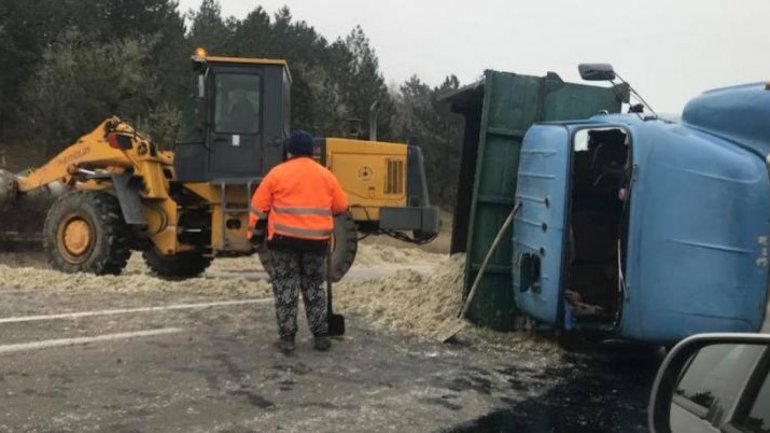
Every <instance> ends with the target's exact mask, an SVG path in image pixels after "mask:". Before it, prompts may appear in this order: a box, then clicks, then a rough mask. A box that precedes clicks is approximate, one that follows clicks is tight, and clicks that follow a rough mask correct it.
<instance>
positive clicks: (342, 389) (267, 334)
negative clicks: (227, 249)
mask: <svg viewBox="0 0 770 433" xmlns="http://www.w3.org/2000/svg"><path fill="white" fill-rule="evenodd" d="M0 299H2V300H3V301H2V302H0V432H51V433H52V432H91V431H95V432H185V433H188V432H266V431H282V432H284V431H285V432H294V431H296V432H306V431H313V432H362V431H372V432H375V431H398V432H411V431H415V432H418V431H442V430H445V429H451V428H453V426H455V427H457V428H464V427H463V426H467V425H471V424H468V423H469V422H471V423H472V422H476V421H474V420H479V419H484V418H483V417H485V416H488V415H489V414H491V413H496V412H497V411H500V410H505V409H506V408H511V407H514V406H515V405H517V404H526V402H528V401H536V400H537V399H538V398H539V397H540V396H543V395H548V393H549V391H551V390H553V389H555V388H556V387H558V386H563V384H564V377H563V375H561V374H560V373H554V372H558V371H559V369H560V368H563V367H564V366H565V365H567V364H570V365H572V361H564V360H563V359H562V358H563V356H562V355H561V354H560V353H558V352H553V351H550V352H549V351H538V350H536V349H535V350H532V349H527V350H522V349H521V348H516V347H506V346H505V345H489V344H481V343H478V344H477V343H465V344H454V345H447V344H439V343H432V342H421V341H418V340H416V339H414V338H410V337H408V336H404V335H397V334H388V333H384V332H381V331H377V330H374V329H371V328H369V327H368V326H367V324H366V322H365V320H363V319H362V318H360V317H355V316H348V323H349V326H350V329H349V332H348V335H346V336H345V337H344V338H342V339H340V340H336V341H335V342H334V346H333V348H332V351H330V352H328V353H318V352H314V351H313V350H312V349H311V341H310V338H309V335H308V333H307V330H306V329H307V328H306V326H305V324H304V321H302V322H301V328H300V330H301V331H300V336H299V341H298V351H297V354H296V356H293V357H285V356H283V355H281V354H279V353H277V352H276V351H275V350H274V349H273V347H272V343H273V341H274V339H275V335H276V334H275V332H276V330H275V324H274V320H273V310H272V304H271V303H270V301H269V300H263V301H260V300H249V299H221V298H213V297H208V296H203V295H200V294H184V293H175V294H168V293H166V294H121V293H111V292H109V291H105V292H103V293H75V292H63V291H57V290H56V289H55V288H41V289H39V290H34V291H18V290H16V291H13V290H5V291H3V290H2V289H0ZM233 301H236V302H242V303H233ZM223 302H224V304H215V305H208V306H203V305H200V304H206V303H223ZM169 307H172V308H169ZM565 362H566V363H567V364H565ZM458 431H459V430H458ZM475 431H478V430H475ZM490 431H493V430H490ZM494 431H500V430H494Z"/></svg>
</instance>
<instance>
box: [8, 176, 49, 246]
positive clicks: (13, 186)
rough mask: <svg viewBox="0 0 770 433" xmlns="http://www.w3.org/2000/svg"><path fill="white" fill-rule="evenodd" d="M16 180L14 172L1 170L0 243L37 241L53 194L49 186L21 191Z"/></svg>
mask: <svg viewBox="0 0 770 433" xmlns="http://www.w3.org/2000/svg"><path fill="white" fill-rule="evenodd" d="M18 179H19V178H18V176H17V175H15V174H13V173H10V172H8V171H6V170H0V243H2V244H7V243H9V242H13V243H19V242H21V243H39V242H40V241H41V240H42V233H43V224H44V223H45V218H46V215H47V214H48V209H49V208H50V207H51V204H52V203H53V201H54V200H55V199H56V195H55V194H52V193H51V191H50V190H49V189H48V188H41V189H40V190H38V191H34V192H31V193H27V194H21V193H19V192H18V187H17V186H18V183H17V182H18Z"/></svg>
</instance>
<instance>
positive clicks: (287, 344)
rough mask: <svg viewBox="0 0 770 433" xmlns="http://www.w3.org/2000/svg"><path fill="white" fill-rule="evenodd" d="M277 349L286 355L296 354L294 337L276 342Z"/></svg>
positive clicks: (283, 338)
mask: <svg viewBox="0 0 770 433" xmlns="http://www.w3.org/2000/svg"><path fill="white" fill-rule="evenodd" d="M275 347H276V348H277V349H278V350H279V351H280V352H281V353H283V354H284V355H291V354H292V353H294V337H281V339H280V340H278V341H276V342H275Z"/></svg>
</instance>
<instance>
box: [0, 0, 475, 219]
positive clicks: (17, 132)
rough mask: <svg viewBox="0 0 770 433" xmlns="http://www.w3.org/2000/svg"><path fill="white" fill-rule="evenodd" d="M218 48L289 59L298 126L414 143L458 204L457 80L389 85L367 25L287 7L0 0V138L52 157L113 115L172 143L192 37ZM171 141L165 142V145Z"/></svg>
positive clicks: (210, 1) (445, 194)
mask: <svg viewBox="0 0 770 433" xmlns="http://www.w3.org/2000/svg"><path fill="white" fill-rule="evenodd" d="M198 46H202V47H205V48H206V49H207V50H208V51H209V52H210V53H212V54H217V55H229V56H243V57H267V58H283V59H286V60H287V61H288V63H289V67H290V69H291V72H292V78H293V83H292V90H291V121H292V128H294V129H304V130H307V131H310V132H312V133H313V134H316V135H318V136H340V135H343V136H344V135H347V134H348V133H349V129H350V120H351V119H359V120H360V122H361V135H362V136H367V135H368V124H367V121H368V118H369V110H370V107H371V105H372V104H373V103H374V102H375V101H376V102H377V103H378V112H379V115H378V128H377V132H378V138H379V139H381V140H388V141H399V142H413V143H415V144H419V145H420V146H421V147H422V149H423V152H424V153H425V159H426V162H425V164H426V171H427V177H428V183H429V188H430V191H431V196H432V199H433V200H434V202H436V203H437V204H439V205H441V206H443V207H445V208H450V207H451V206H452V205H453V203H454V198H455V188H456V182H457V181H456V175H455V173H457V170H458V169H459V163H460V157H459V155H460V141H461V138H462V137H461V134H462V121H461V119H460V118H458V117H456V116H454V115H452V114H451V113H449V111H448V107H447V106H446V104H443V103H440V102H439V101H438V97H439V95H441V94H442V93H443V92H448V91H451V90H453V89H457V88H459V86H460V83H459V81H458V80H457V78H456V77H454V76H452V75H450V76H448V77H447V78H446V80H445V81H444V82H443V83H442V84H441V85H440V86H437V87H431V86H429V85H428V84H426V83H424V82H422V81H421V80H420V79H419V78H418V77H416V76H414V77H412V78H411V79H409V80H408V81H407V82H405V83H402V84H401V85H399V86H396V87H391V88H389V87H388V86H387V84H386V82H385V78H384V77H383V74H382V72H381V70H380V67H379V63H378V59H377V56H376V52H375V49H374V48H373V47H372V46H371V45H370V42H369V40H368V38H367V37H366V35H365V33H364V31H363V30H362V29H361V28H360V27H356V28H354V29H352V30H351V32H350V33H349V34H348V35H347V36H346V37H344V38H339V39H337V40H334V41H329V40H327V39H326V38H324V37H323V36H322V35H320V34H319V33H318V32H317V31H316V30H315V29H314V28H313V27H312V26H311V25H310V24H308V23H307V22H305V21H302V20H297V19H295V18H294V17H293V16H292V14H291V12H290V10H289V9H288V8H285V7H284V8H282V9H280V10H279V11H277V12H276V13H275V14H273V15H270V14H269V13H267V12H266V11H265V10H264V9H262V8H261V7H256V8H255V9H254V10H252V11H251V12H250V13H249V14H248V15H247V16H246V17H245V18H243V19H238V18H235V17H225V16H223V15H222V11H221V8H220V5H219V4H218V2H217V1H216V0H203V2H202V4H201V5H200V7H199V8H198V9H197V10H192V11H189V12H182V11H180V10H179V6H178V4H177V3H176V2H175V1H172V0H132V1H130V2H127V1H124V0H3V2H1V3H0V143H2V144H0V147H3V148H6V149H10V150H13V151H16V152H24V151H27V149H38V150H41V152H40V153H41V154H45V155H46V156H51V155H52V154H54V153H56V152H58V151H60V150H61V149H62V148H63V147H64V146H66V145H68V144H69V143H71V142H72V141H73V140H74V139H76V138H77V137H79V136H80V135H82V134H83V133H85V132H87V131H89V130H90V129H91V128H93V127H94V126H95V125H96V124H97V123H98V122H100V121H101V120H103V119H104V118H105V117H106V116H108V115H110V114H117V115H119V116H121V117H122V118H124V119H126V120H129V121H131V122H132V123H134V124H136V125H137V126H138V127H139V128H140V130H142V131H144V132H146V133H148V134H149V135H150V136H151V137H152V139H153V140H154V141H155V142H157V143H159V144H161V145H164V144H170V143H173V142H174V140H175V137H176V134H177V131H178V128H179V124H180V120H181V114H180V113H181V108H182V106H183V105H184V102H185V100H186V98H187V97H188V92H189V91H190V89H189V84H190V77H191V76H192V74H191V73H190V61H189V59H190V55H191V53H192V52H193V50H194V49H195V47H198ZM166 147H169V146H166Z"/></svg>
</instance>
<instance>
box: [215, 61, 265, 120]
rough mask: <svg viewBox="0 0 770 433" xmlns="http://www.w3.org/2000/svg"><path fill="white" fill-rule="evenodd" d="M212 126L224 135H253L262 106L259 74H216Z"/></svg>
mask: <svg viewBox="0 0 770 433" xmlns="http://www.w3.org/2000/svg"><path fill="white" fill-rule="evenodd" d="M215 83H216V96H215V98H216V106H215V107H214V114H215V115H214V124H215V129H216V132H218V133H223V134H256V133H257V132H259V113H260V107H261V106H262V94H261V83H260V77H259V75H244V74H218V75H217V76H216V79H215Z"/></svg>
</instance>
